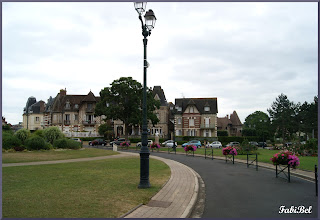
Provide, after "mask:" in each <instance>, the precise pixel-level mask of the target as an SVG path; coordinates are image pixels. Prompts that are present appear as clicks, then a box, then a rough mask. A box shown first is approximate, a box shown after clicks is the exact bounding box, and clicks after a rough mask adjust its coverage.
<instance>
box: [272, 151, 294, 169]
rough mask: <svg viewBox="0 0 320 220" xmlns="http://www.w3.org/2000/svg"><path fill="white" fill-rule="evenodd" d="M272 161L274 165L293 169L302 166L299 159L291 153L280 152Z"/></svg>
mask: <svg viewBox="0 0 320 220" xmlns="http://www.w3.org/2000/svg"><path fill="white" fill-rule="evenodd" d="M270 160H271V161H272V163H273V165H288V166H290V167H291V168H293V169H295V168H296V167H297V166H299V164H300V161H299V158H298V157H297V156H296V155H294V154H293V153H292V152H291V151H280V152H278V153H276V154H275V155H273V157H272V158H271V159H270Z"/></svg>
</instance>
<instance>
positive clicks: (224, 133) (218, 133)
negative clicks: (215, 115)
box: [217, 131, 228, 137]
mask: <svg viewBox="0 0 320 220" xmlns="http://www.w3.org/2000/svg"><path fill="white" fill-rule="evenodd" d="M217 135H218V137H222V136H224V137H226V136H228V131H217Z"/></svg>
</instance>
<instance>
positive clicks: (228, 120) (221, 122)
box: [217, 111, 243, 136]
mask: <svg viewBox="0 0 320 220" xmlns="http://www.w3.org/2000/svg"><path fill="white" fill-rule="evenodd" d="M242 126H243V124H242V123H241V121H240V119H239V116H238V114H237V112H236V111H233V113H232V114H231V115H230V117H229V115H226V116H225V117H224V118H218V126H217V127H218V130H219V131H227V132H228V135H229V136H242Z"/></svg>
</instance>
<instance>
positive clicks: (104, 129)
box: [98, 123, 114, 140]
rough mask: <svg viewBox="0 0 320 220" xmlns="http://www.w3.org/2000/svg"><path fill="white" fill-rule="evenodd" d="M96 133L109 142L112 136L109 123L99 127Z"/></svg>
mask: <svg viewBox="0 0 320 220" xmlns="http://www.w3.org/2000/svg"><path fill="white" fill-rule="evenodd" d="M98 132H99V134H100V135H103V136H104V138H106V139H108V140H111V139H112V137H113V136H114V132H113V129H112V126H111V124H110V123H105V124H102V125H100V126H99V128H98Z"/></svg>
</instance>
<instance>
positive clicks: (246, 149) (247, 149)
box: [237, 138, 258, 154]
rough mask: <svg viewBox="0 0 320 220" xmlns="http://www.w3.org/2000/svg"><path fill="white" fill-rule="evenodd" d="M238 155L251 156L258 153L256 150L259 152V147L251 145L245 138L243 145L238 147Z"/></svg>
mask: <svg viewBox="0 0 320 220" xmlns="http://www.w3.org/2000/svg"><path fill="white" fill-rule="evenodd" d="M237 150H238V154H247V153H248V154H251V153H256V150H258V147H257V146H255V145H252V144H250V143H249V141H248V140H247V139H246V138H245V139H244V140H243V141H242V143H241V145H240V146H239V147H237Z"/></svg>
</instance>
